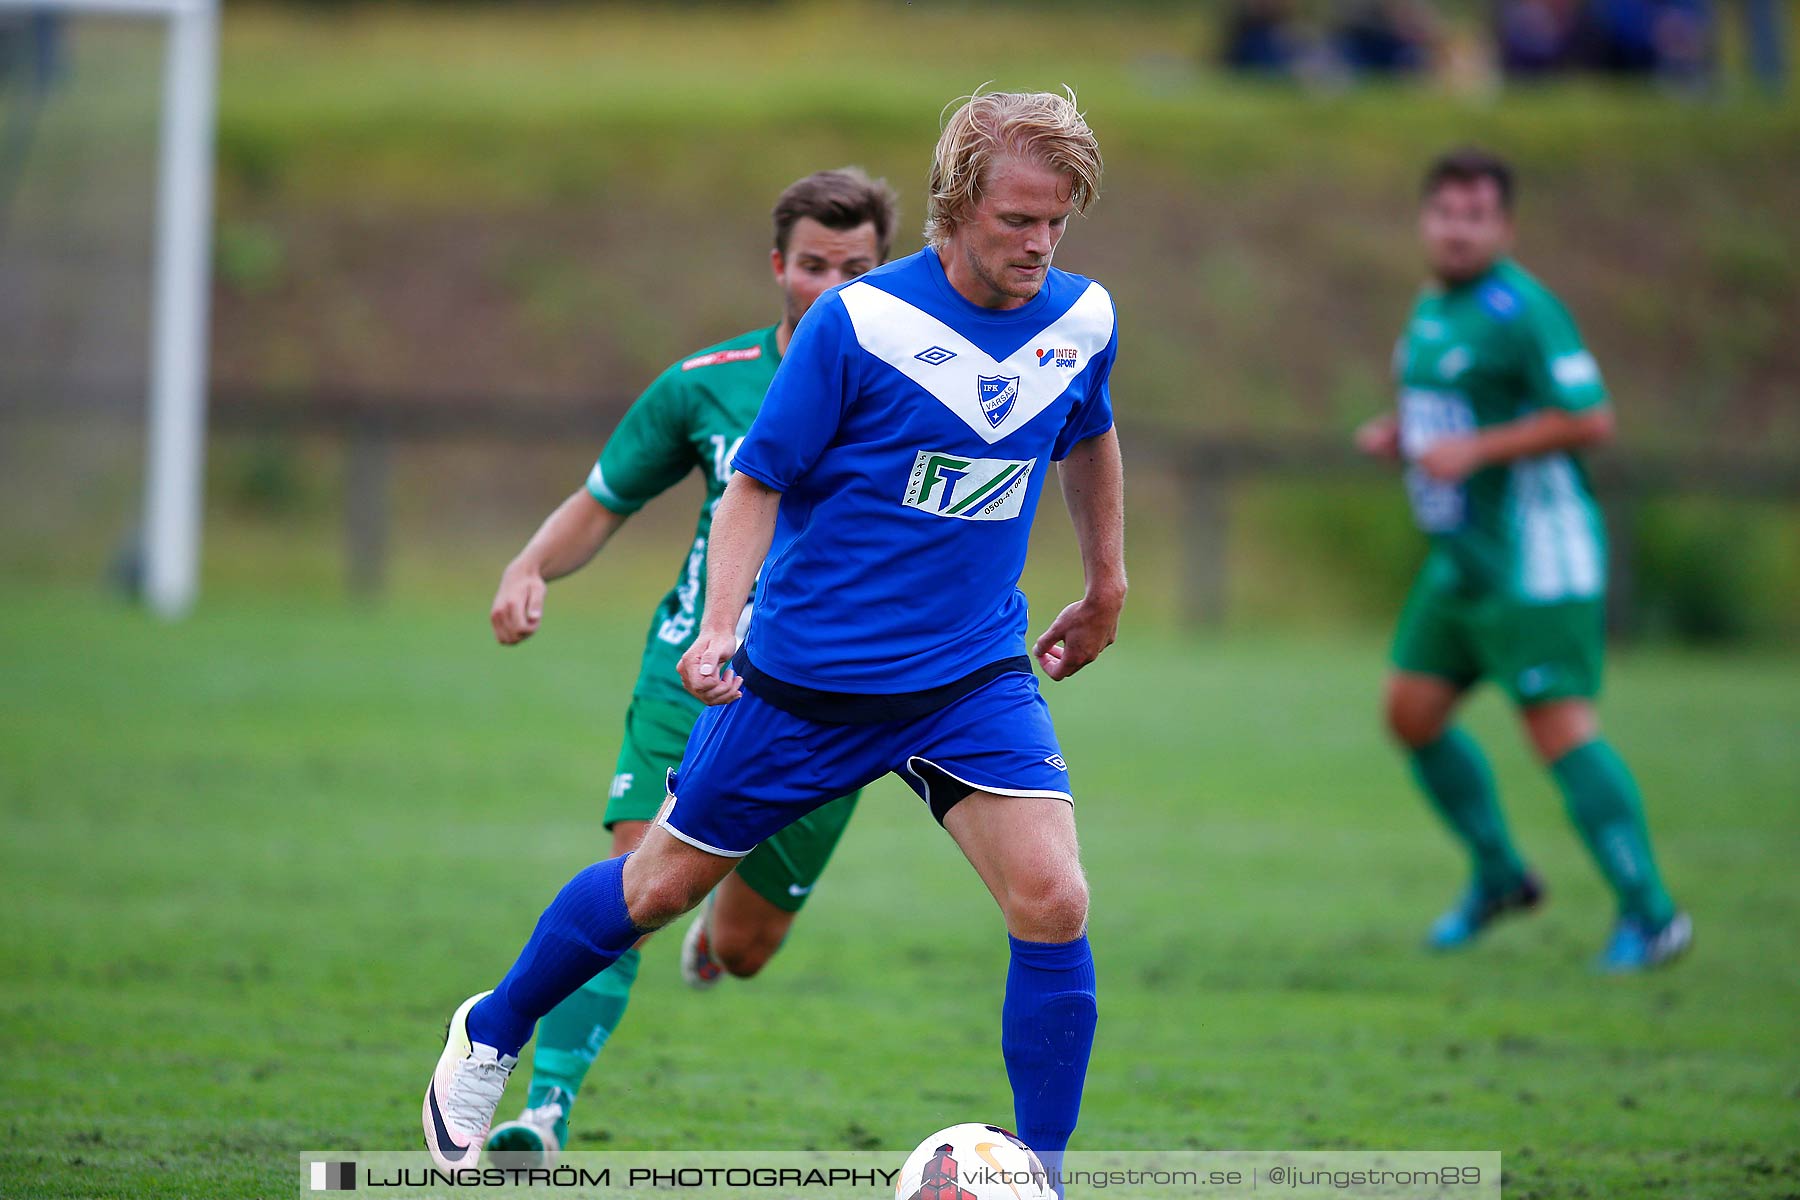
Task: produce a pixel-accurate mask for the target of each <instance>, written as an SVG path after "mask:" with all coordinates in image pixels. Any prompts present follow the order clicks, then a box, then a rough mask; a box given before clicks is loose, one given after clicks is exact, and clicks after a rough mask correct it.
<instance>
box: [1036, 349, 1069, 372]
mask: <svg viewBox="0 0 1800 1200" xmlns="http://www.w3.org/2000/svg"><path fill="white" fill-rule="evenodd" d="M1032 353H1033V354H1035V355H1037V362H1038V366H1040V367H1049V366H1058V367H1071V368H1072V367H1074V366H1075V360H1076V359H1077V358H1079V357H1080V355H1079V354H1078V353H1077V351H1076V349H1075V347H1073V346H1052V347H1050V348H1049V349H1047V350H1033V351H1032Z"/></svg>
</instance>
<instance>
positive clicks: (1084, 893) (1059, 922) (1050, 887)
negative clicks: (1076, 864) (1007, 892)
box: [1006, 871, 1088, 942]
mask: <svg viewBox="0 0 1800 1200" xmlns="http://www.w3.org/2000/svg"><path fill="white" fill-rule="evenodd" d="M1009 901H1010V902H1009V904H1008V912H1007V914H1006V915H1007V923H1008V924H1009V925H1010V926H1012V928H1013V929H1014V930H1015V931H1016V932H1018V933H1019V934H1020V936H1023V937H1024V938H1025V939H1026V940H1027V941H1033V942H1072V941H1074V940H1075V939H1076V938H1078V937H1080V936H1081V931H1082V930H1084V929H1086V928H1087V917H1088V888H1087V880H1085V879H1083V878H1082V877H1081V873H1080V871H1068V872H1061V873H1058V874H1054V875H1045V876H1042V877H1039V878H1035V879H1032V880H1030V881H1028V882H1026V883H1023V884H1021V885H1019V886H1017V887H1015V888H1014V889H1013V890H1012V894H1011V896H1010V897H1009Z"/></svg>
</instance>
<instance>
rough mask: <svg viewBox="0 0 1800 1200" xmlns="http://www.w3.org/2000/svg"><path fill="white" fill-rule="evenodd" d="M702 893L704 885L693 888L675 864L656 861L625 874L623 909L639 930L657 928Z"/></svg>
mask: <svg viewBox="0 0 1800 1200" xmlns="http://www.w3.org/2000/svg"><path fill="white" fill-rule="evenodd" d="M709 886H710V885H709ZM705 896H706V888H705V887H697V885H696V883H695V882H694V881H693V880H691V879H690V878H688V873H687V872H686V871H684V870H682V869H681V866H680V864H679V863H660V864H657V865H656V866H655V867H654V868H646V869H645V870H643V871H639V872H635V873H634V872H629V871H628V872H627V873H626V876H625V908H626V911H628V912H630V913H631V919H632V920H633V921H634V922H636V923H637V926H638V928H640V929H661V928H662V927H663V926H664V925H667V924H668V923H669V922H670V921H673V920H674V919H675V918H676V917H679V916H680V915H681V914H682V913H684V912H687V911H688V910H689V909H691V908H693V907H694V906H695V905H696V904H698V903H700V901H701V900H702V899H703V898H704V897H705Z"/></svg>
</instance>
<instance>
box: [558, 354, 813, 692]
mask: <svg viewBox="0 0 1800 1200" xmlns="http://www.w3.org/2000/svg"><path fill="white" fill-rule="evenodd" d="M780 362H781V354H780V352H779V351H777V350H776V348H775V326H773V325H771V326H769V327H768V328H766V329H756V330H752V331H751V332H749V333H746V334H741V335H739V336H738V337H735V338H732V339H731V340H729V341H725V342H720V343H719V344H718V345H716V346H711V347H708V348H707V349H705V350H702V351H701V352H700V353H698V354H696V355H694V356H693V357H691V358H686V359H683V360H682V361H681V362H678V363H676V364H675V365H674V366H671V367H670V368H669V369H668V370H666V371H664V372H663V373H662V374H661V375H659V376H657V377H656V380H655V381H654V382H653V383H651V385H650V386H649V387H648V388H645V389H644V394H643V395H642V396H639V397H638V399H637V400H636V401H635V402H634V403H633V404H632V406H631V409H630V411H628V412H627V413H626V414H625V417H624V419H623V420H621V421H620V422H619V427H618V428H617V429H615V430H613V434H612V436H611V437H610V438H608V439H607V442H606V446H605V448H604V449H602V450H601V451H600V458H599V460H598V461H597V462H595V464H594V469H593V470H592V471H591V472H589V473H588V480H587V489H588V494H589V495H591V496H592V497H593V498H594V499H595V500H597V501H599V502H600V503H601V504H603V505H605V506H606V507H607V508H610V509H611V510H612V511H614V512H616V513H624V514H629V513H634V512H636V511H637V510H638V509H640V508H642V507H643V506H644V505H645V504H647V503H648V502H649V501H650V500H652V499H654V498H655V497H656V496H658V495H660V494H661V493H663V492H665V491H667V490H668V489H669V488H672V487H674V486H675V485H676V484H677V483H680V482H681V481H682V479H684V478H685V477H686V476H687V473H688V472H689V471H692V470H695V469H698V470H699V471H700V475H701V478H702V479H704V480H705V481H706V500H705V502H704V503H702V504H701V506H700V517H699V520H698V521H696V522H695V525H694V540H693V542H692V544H691V545H690V546H689V547H688V551H687V554H686V555H685V556H684V557H683V559H682V564H681V570H680V572H679V574H678V575H677V577H676V580H675V586H674V587H672V588H670V589H669V593H668V595H666V596H664V597H663V600H662V603H661V604H659V605H658V606H657V608H656V613H655V615H654V616H652V617H651V619H650V631H649V636H648V637H647V638H646V639H645V645H644V659H643V664H642V666H641V667H640V668H639V670H638V679H637V686H636V687H635V688H634V689H633V691H632V694H633V695H635V696H643V697H646V698H650V699H656V700H667V701H673V702H676V703H687V704H691V705H693V706H694V708H696V709H698V708H699V707H700V702H699V701H698V700H695V699H694V698H693V697H692V696H690V695H688V693H687V691H686V690H685V689H684V688H683V687H682V686H681V680H680V678H679V677H678V676H677V675H676V673H675V666H676V664H677V663H678V662H680V661H681V656H682V654H683V653H684V652H685V651H686V650H687V648H688V647H689V646H690V645H692V644H693V641H694V635H695V633H696V632H698V629H699V624H700V613H701V611H702V609H703V608H704V607H705V605H706V548H707V541H708V539H709V538H710V537H711V535H712V518H713V506H714V505H716V504H718V502H719V497H720V496H723V495H724V494H725V484H726V483H727V482H728V481H729V480H730V478H731V459H732V456H733V455H734V454H736V453H737V448H738V443H739V442H741V441H743V440H744V434H745V432H746V431H748V430H749V428H750V422H751V421H753V420H755V419H756V412H757V410H758V409H759V408H761V407H762V402H763V396H764V394H765V393H767V392H768V390H769V381H770V380H771V379H773V378H774V377H775V368H776V367H777V366H778V365H779V364H780Z"/></svg>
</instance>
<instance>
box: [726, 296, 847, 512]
mask: <svg viewBox="0 0 1800 1200" xmlns="http://www.w3.org/2000/svg"><path fill="white" fill-rule="evenodd" d="M858 358H859V350H858V347H857V343H856V333H855V330H854V329H853V328H852V326H851V324H850V317H849V314H848V313H846V312H845V311H844V305H843V302H842V301H840V300H839V299H838V298H837V296H836V295H834V294H828V295H825V296H822V297H820V298H819V300H817V301H816V302H815V303H814V304H813V306H812V307H811V308H810V309H808V310H807V313H806V315H805V316H804V317H802V318H800V324H799V326H798V327H797V328H796V329H795V330H794V336H793V337H792V338H791V339H790V340H789V342H788V348H787V353H786V354H784V355H783V356H782V359H781V366H780V367H778V368H776V371H775V379H774V381H773V382H771V383H770V384H769V392H768V395H767V396H766V397H764V399H763V403H762V408H761V409H759V410H758V411H757V414H756V420H754V421H753V422H751V424H750V432H749V433H747V434H745V435H744V441H743V444H742V445H740V446H739V447H738V450H737V454H736V455H735V456H734V457H733V458H732V460H731V465H732V467H733V469H734V470H737V471H741V472H742V473H744V474H745V475H748V476H750V477H751V478H752V479H755V480H757V481H758V482H760V483H764V484H767V485H768V486H769V487H771V488H774V489H775V490H776V491H778V492H785V491H787V490H788V489H789V488H790V487H792V486H793V485H794V484H795V483H797V482H798V481H799V480H800V479H801V478H802V477H803V476H804V475H805V474H806V473H807V472H808V471H810V470H811V469H812V467H813V464H814V463H816V462H818V461H819V456H820V455H821V454H823V453H824V452H825V448H826V447H827V446H829V445H831V442H832V439H833V438H834V437H836V436H837V431H838V426H839V424H840V423H841V422H842V421H843V417H844V407H845V405H846V404H847V403H848V401H849V398H850V396H852V395H853V394H854V393H855V390H856V386H857V369H858V365H859V364H858Z"/></svg>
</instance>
